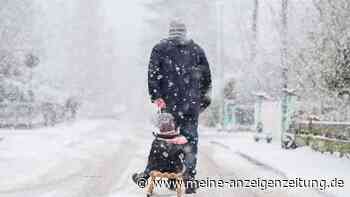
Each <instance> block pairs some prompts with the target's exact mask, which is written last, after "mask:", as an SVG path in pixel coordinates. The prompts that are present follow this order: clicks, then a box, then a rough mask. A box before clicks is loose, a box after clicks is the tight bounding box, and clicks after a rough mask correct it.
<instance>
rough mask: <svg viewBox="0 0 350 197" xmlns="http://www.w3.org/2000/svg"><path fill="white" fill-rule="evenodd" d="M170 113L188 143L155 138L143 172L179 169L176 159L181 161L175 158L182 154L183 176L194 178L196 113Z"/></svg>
mask: <svg viewBox="0 0 350 197" xmlns="http://www.w3.org/2000/svg"><path fill="white" fill-rule="evenodd" d="M172 114H173V116H174V117H175V122H176V126H177V127H179V129H180V134H181V135H183V136H185V137H186V138H187V139H188V143H187V144H184V145H173V144H168V143H166V142H165V141H160V140H157V139H155V140H154V141H153V143H152V147H151V151H150V154H149V156H148V163H147V166H146V169H145V171H144V172H145V173H146V174H149V172H151V171H152V170H160V171H170V172H171V171H174V170H175V171H176V170H178V169H179V168H178V166H177V165H178V161H181V160H178V159H177V158H179V157H180V159H181V156H183V159H182V160H183V161H181V162H182V163H183V165H184V167H185V171H184V178H185V179H194V178H195V175H196V173H197V172H196V165H197V153H198V115H194V114H188V115H187V114H186V115H179V114H177V113H172ZM164 143H165V144H166V145H165V144H164ZM164 156H166V157H164Z"/></svg>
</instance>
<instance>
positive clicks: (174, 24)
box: [169, 19, 187, 38]
mask: <svg viewBox="0 0 350 197" xmlns="http://www.w3.org/2000/svg"><path fill="white" fill-rule="evenodd" d="M186 34H187V29H186V25H185V23H183V22H182V21H180V20H178V19H175V20H172V21H171V22H170V25H169V37H181V38H184V37H186Z"/></svg>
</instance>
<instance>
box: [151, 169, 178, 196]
mask: <svg viewBox="0 0 350 197" xmlns="http://www.w3.org/2000/svg"><path fill="white" fill-rule="evenodd" d="M157 179H168V180H169V179H171V180H175V183H176V196H177V197H182V196H183V195H182V194H183V190H182V183H183V179H182V173H168V172H164V173H162V172H159V171H152V172H151V173H150V178H149V179H148V185H147V187H146V190H147V191H146V192H147V197H151V196H152V195H153V191H154V188H155V186H156V185H155V183H156V180H157Z"/></svg>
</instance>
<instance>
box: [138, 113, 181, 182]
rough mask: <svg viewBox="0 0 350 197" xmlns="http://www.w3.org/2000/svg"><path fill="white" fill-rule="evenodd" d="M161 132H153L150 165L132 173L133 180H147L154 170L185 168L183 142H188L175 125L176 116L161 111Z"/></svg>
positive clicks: (159, 120)
mask: <svg viewBox="0 0 350 197" xmlns="http://www.w3.org/2000/svg"><path fill="white" fill-rule="evenodd" d="M157 126H158V127H159V132H157V133H153V134H154V136H155V139H154V140H153V143H152V147H151V152H150V155H149V157H148V165H147V166H146V169H145V170H144V172H142V173H135V174H133V175H132V179H133V181H134V182H135V183H136V184H138V183H139V180H140V179H142V180H147V179H148V178H149V176H150V175H149V174H150V172H151V171H153V170H157V171H160V172H175V173H180V172H181V171H182V170H183V163H182V159H183V146H182V145H183V144H186V143H187V140H186V138H185V137H183V136H181V135H180V133H179V129H178V128H176V126H175V120H174V117H173V116H172V115H171V114H169V113H161V114H160V115H159V119H158V125H157Z"/></svg>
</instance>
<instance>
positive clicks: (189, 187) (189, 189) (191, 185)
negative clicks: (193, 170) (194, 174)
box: [184, 178, 198, 194]
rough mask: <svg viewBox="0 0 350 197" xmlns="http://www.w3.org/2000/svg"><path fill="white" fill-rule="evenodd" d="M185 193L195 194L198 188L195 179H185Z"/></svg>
mask: <svg viewBox="0 0 350 197" xmlns="http://www.w3.org/2000/svg"><path fill="white" fill-rule="evenodd" d="M184 184H185V188H186V189H185V194H195V193H196V191H197V189H198V183H197V181H196V180H195V179H192V178H191V179H185V180H184Z"/></svg>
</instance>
